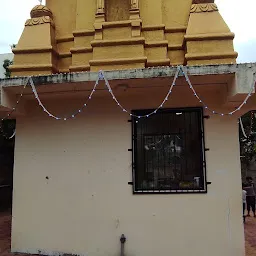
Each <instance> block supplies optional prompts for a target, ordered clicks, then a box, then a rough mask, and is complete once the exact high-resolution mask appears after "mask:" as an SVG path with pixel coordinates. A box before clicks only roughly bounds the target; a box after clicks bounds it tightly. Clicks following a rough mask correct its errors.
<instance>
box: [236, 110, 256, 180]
mask: <svg viewBox="0 0 256 256" xmlns="http://www.w3.org/2000/svg"><path fill="white" fill-rule="evenodd" d="M239 141H240V155H241V166H242V176H243V178H244V177H245V176H246V173H247V170H248V169H249V167H250V164H251V163H252V162H254V161H255V160H256V119H255V112H254V111H250V112H248V113H246V114H245V115H243V116H242V117H241V123H240V129H239Z"/></svg>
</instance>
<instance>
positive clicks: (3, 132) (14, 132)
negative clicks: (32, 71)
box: [0, 77, 30, 139]
mask: <svg viewBox="0 0 256 256" xmlns="http://www.w3.org/2000/svg"><path fill="white" fill-rule="evenodd" d="M29 80H30V77H29V78H27V79H26V82H25V84H24V85H23V88H22V91H21V93H20V96H19V97H18V99H17V101H16V103H15V106H14V107H13V108H12V110H11V111H10V112H9V113H8V114H7V115H6V116H5V117H3V118H2V119H1V123H0V132H1V133H2V135H3V137H4V138H5V139H12V138H14V136H15V134H16V129H14V131H13V133H12V135H11V136H8V135H7V134H6V133H5V131H4V129H3V121H5V120H7V119H9V118H10V117H11V115H12V114H13V112H15V111H16V109H17V108H18V105H19V103H20V101H21V99H22V97H23V93H24V90H25V89H26V87H27V85H28V82H29Z"/></svg>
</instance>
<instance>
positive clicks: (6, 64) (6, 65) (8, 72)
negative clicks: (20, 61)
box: [3, 59, 13, 78]
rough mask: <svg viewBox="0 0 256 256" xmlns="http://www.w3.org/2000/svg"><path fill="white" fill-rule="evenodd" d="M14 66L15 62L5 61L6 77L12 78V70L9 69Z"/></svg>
mask: <svg viewBox="0 0 256 256" xmlns="http://www.w3.org/2000/svg"><path fill="white" fill-rule="evenodd" d="M12 64H13V61H11V60H8V59H5V60H4V63H3V68H4V69H5V73H4V75H5V77H6V78H10V77H11V70H10V69H9V66H10V65H12Z"/></svg>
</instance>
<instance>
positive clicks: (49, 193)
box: [0, 0, 256, 256]
mask: <svg viewBox="0 0 256 256" xmlns="http://www.w3.org/2000/svg"><path fill="white" fill-rule="evenodd" d="M24 22H25V28H24V31H23V33H22V35H21V37H20V40H19V42H18V44H17V47H16V48H15V49H13V53H14V62H13V65H12V66H11V67H10V70H11V72H12V77H11V78H9V79H0V89H1V97H0V116H1V118H2V121H5V119H15V120H16V130H15V133H14V134H16V135H15V149H14V173H13V206H12V214H13V218H12V237H11V241H12V252H14V253H28V254H41V255H50V256H57V255H58V256H59V255H79V256H107V255H111V256H115V255H121V256H124V255H126V256H155V255H159V256H166V255H167V256H168V255H173V256H187V255H191V256H206V255H207V256H224V255H225V256H244V249H245V248H244V229H243V218H242V187H241V168H240V149H239V140H238V138H239V131H238V118H239V117H240V116H241V115H243V114H244V113H246V112H248V111H250V110H252V109H255V107H256V104H255V102H256V95H255V81H256V64H255V63H250V64H236V58H237V53H236V52H235V51H234V46H233V39H234V34H233V33H232V32H231V31H230V29H229V27H228V26H227V24H226V23H225V21H224V20H223V18H222V17H221V15H220V13H219V11H218V6H217V5H216V4H215V3H214V1H213V0H204V1H200V0H194V1H192V0H46V5H37V6H35V7H34V8H33V9H32V10H31V17H30V18H29V19H28V20H27V21H24Z"/></svg>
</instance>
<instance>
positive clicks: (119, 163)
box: [12, 89, 244, 256]
mask: <svg viewBox="0 0 256 256" xmlns="http://www.w3.org/2000/svg"><path fill="white" fill-rule="evenodd" d="M154 90H155V89H147V92H150V91H151V93H150V94H149V93H148V94H143V93H140V92H136V93H135V92H134V95H133V97H132V100H131V98H129V97H122V96H120V101H122V102H123V103H124V105H126V106H128V107H131V108H140V107H143V108H147V107H148V108H150V107H155V106H156V104H157V103H158V102H160V99H163V95H164V93H156V91H154ZM142 91H143V90H142ZM144 92H145V90H144ZM208 96H209V98H208V99H210V98H212V94H210V95H208ZM181 98H182V99H184V100H183V101H182V102H181ZM141 99H144V100H145V102H143V101H142V100H141ZM206 99H207V98H206ZM44 102H45V103H46V104H47V106H49V108H50V109H51V110H53V111H54V112H55V113H61V112H63V113H67V112H68V111H70V110H71V109H76V108H77V107H78V106H79V104H80V103H81V102H82V100H81V99H77V100H76V101H70V100H65V101H64V100H63V101H59V102H58V105H56V100H55V103H54V102H53V101H50V100H44ZM172 102H173V103H172V104H174V105H175V106H177V105H180V106H184V105H186V104H187V105H195V103H196V102H195V101H194V99H193V96H191V94H184V95H181V94H180V95H178V94H176V95H175V94H174V97H173V101H172ZM185 102H186V103H185ZM172 104H171V103H170V104H169V105H168V106H170V107H171V106H173V105H172ZM28 110H29V111H28V115H27V117H23V118H18V119H17V136H16V137H17V139H16V148H15V152H16V154H15V171H14V202H13V203H14V205H13V226H12V251H14V252H17V251H18V252H29V253H38V252H40V251H41V253H46V254H54V253H64V252H65V253H73V254H81V255H92V256H107V255H109V256H117V255H119V253H120V242H119V238H120V235H121V234H122V233H124V234H125V236H126V237H127V243H126V248H125V252H126V256H155V255H161V256H162V255H179V256H187V255H191V256H205V255H207V256H223V255H225V256H242V255H244V237H243V224H242V205H241V203H242V202H241V187H240V162H239V147H238V128H237V120H236V119H235V118H231V117H224V118H223V117H211V118H210V119H209V120H205V131H206V146H207V147H208V148H210V151H209V152H207V155H206V157H207V175H208V181H211V182H212V185H210V186H209V187H208V189H209V191H208V193H207V194H201V195H198V194H194V195H193V194H192V195H188V194H184V195H175V194H174V195H133V194H132V187H131V186H129V185H128V182H129V181H131V179H132V169H131V152H128V150H127V149H128V148H131V124H130V123H128V122H127V120H128V119H129V116H127V115H126V114H124V113H123V112H122V111H120V110H119V109H118V107H117V106H116V105H115V104H114V102H113V101H112V99H111V98H110V97H109V96H108V95H107V94H106V95H105V94H103V95H101V96H99V97H97V96H96V98H94V99H92V101H91V103H90V105H89V106H88V109H87V111H86V112H85V113H83V114H82V115H81V116H79V117H77V118H76V119H74V120H71V121H66V122H65V121H55V120H52V119H50V118H48V117H47V116H45V114H44V113H42V111H41V110H40V109H39V107H38V106H37V105H36V104H35V103H32V102H31V104H29V105H28ZM46 177H49V180H47V179H46Z"/></svg>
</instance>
